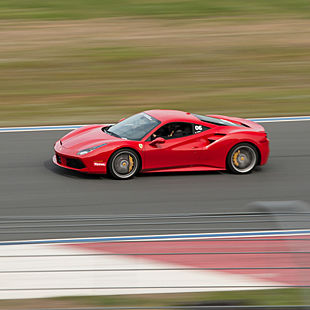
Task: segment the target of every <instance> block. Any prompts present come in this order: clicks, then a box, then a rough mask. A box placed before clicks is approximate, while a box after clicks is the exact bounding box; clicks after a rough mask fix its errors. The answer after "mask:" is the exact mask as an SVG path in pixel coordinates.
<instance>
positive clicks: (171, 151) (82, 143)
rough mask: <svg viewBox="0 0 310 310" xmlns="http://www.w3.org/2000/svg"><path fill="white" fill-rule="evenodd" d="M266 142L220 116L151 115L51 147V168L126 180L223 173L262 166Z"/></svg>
mask: <svg viewBox="0 0 310 310" xmlns="http://www.w3.org/2000/svg"><path fill="white" fill-rule="evenodd" d="M268 156H269V140H268V138H267V134H266V132H265V130H264V128H263V127H262V126H261V125H259V124H257V123H254V122H252V121H249V120H246V119H241V118H236V117H227V116H221V115H208V116H203V115H197V114H192V113H187V112H181V111H174V110H150V111H145V112H142V113H138V114H135V115H133V116H131V117H128V118H126V119H123V120H121V121H120V122H119V123H117V124H115V125H90V126H83V127H81V128H79V129H76V130H74V131H72V132H70V133H69V134H67V135H66V136H64V137H63V138H61V139H60V140H58V141H57V142H56V144H55V156H54V158H53V160H54V163H55V164H56V165H58V166H61V167H64V168H68V169H72V170H78V171H81V172H86V173H99V174H106V173H107V174H109V175H111V176H112V177H114V178H116V179H128V178H131V177H133V176H134V175H135V174H137V173H138V172H169V171H172V172H174V171H211V170H228V171H230V172H232V173H239V174H243V173H249V172H250V171H252V170H253V169H254V167H255V166H256V165H264V164H265V163H266V162H267V160H268Z"/></svg>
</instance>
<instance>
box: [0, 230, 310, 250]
mask: <svg viewBox="0 0 310 310" xmlns="http://www.w3.org/2000/svg"><path fill="white" fill-rule="evenodd" d="M308 234H310V230H294V231H291V230H278V231H260V232H237V233H206V234H187V235H156V236H127V237H126V236H125V237H98V238H74V239H72V238H71V239H47V240H21V241H1V242H0V246H1V245H26V244H55V243H69V244H72V243H93V242H113V241H114V242H132V241H158V240H159V241H163V240H171V241H173V240H178V239H184V240H190V239H198V238H225V237H226V238H231V237H266V236H267V237H268V236H279V235H280V236H296V235H308Z"/></svg>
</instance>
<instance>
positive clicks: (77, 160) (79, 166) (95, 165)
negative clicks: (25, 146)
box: [53, 141, 107, 174]
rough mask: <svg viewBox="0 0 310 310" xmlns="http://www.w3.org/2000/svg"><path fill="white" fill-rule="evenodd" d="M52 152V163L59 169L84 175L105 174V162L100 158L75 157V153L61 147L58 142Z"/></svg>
mask: <svg viewBox="0 0 310 310" xmlns="http://www.w3.org/2000/svg"><path fill="white" fill-rule="evenodd" d="M54 151H55V155H54V156H53V162H54V164H55V165H57V166H59V167H62V168H66V169H70V170H75V171H80V172H84V173H97V174H105V173H106V172H107V167H106V162H105V161H104V160H102V157H101V156H100V157H99V156H98V155H97V156H75V152H73V151H72V150H70V149H66V148H64V147H63V146H61V145H60V143H59V141H57V142H56V144H55V147H54Z"/></svg>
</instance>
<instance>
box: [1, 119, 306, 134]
mask: <svg viewBox="0 0 310 310" xmlns="http://www.w3.org/2000/svg"><path fill="white" fill-rule="evenodd" d="M249 120H250V121H253V122H258V123H264V122H290V121H310V116H290V117H266V118H249ZM82 126H83V125H62V126H32V127H3V128H0V133H1V132H27V131H48V130H73V129H77V128H80V127H82Z"/></svg>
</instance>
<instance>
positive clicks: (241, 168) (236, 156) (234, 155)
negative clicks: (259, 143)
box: [226, 143, 259, 174]
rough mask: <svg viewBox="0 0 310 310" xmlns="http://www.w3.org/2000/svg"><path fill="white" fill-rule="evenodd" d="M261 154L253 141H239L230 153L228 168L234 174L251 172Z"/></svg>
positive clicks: (227, 160) (227, 159)
mask: <svg viewBox="0 0 310 310" xmlns="http://www.w3.org/2000/svg"><path fill="white" fill-rule="evenodd" d="M258 158H259V154H258V152H257V150H256V148H255V146H254V145H252V144H251V143H239V144H237V145H235V146H234V147H233V148H232V149H231V150H230V151H229V153H228V155H227V158H226V167H227V170H228V171H230V172H231V173H234V174H246V173H250V172H251V171H252V170H253V169H254V168H255V166H256V165H257V163H258Z"/></svg>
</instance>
